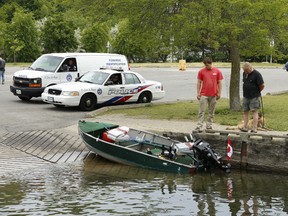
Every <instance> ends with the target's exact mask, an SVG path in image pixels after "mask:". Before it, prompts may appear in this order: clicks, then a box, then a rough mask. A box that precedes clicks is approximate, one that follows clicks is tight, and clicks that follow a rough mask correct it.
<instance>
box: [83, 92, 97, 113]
mask: <svg viewBox="0 0 288 216" xmlns="http://www.w3.org/2000/svg"><path fill="white" fill-rule="evenodd" d="M96 104H97V98H96V96H95V95H93V94H85V95H83V97H82V98H81V101H80V105H79V107H80V109H81V110H83V111H91V110H93V109H95V107H96Z"/></svg>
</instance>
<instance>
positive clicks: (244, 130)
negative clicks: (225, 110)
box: [239, 127, 248, 132]
mask: <svg viewBox="0 0 288 216" xmlns="http://www.w3.org/2000/svg"><path fill="white" fill-rule="evenodd" d="M239 130H240V131H242V132H248V129H247V128H240V127H239Z"/></svg>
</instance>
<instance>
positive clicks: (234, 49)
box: [229, 42, 241, 111]
mask: <svg viewBox="0 0 288 216" xmlns="http://www.w3.org/2000/svg"><path fill="white" fill-rule="evenodd" d="M230 57H231V61H232V65H231V77H230V94H229V98H230V110H232V111H240V110H241V103H240V91H239V85H240V53H239V48H238V46H237V42H234V43H232V46H231V49H230Z"/></svg>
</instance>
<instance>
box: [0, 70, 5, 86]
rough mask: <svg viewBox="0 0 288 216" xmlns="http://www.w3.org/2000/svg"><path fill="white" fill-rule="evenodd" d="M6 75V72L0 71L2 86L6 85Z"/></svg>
mask: <svg viewBox="0 0 288 216" xmlns="http://www.w3.org/2000/svg"><path fill="white" fill-rule="evenodd" d="M4 73H5V71H3V70H0V79H1V82H2V84H4V81H5V79H4Z"/></svg>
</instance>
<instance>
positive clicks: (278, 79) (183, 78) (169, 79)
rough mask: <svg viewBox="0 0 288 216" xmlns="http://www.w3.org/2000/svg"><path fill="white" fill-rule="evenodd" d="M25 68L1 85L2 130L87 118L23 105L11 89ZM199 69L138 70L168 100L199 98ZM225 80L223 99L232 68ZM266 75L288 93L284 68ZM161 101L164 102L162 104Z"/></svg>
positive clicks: (274, 87)
mask: <svg viewBox="0 0 288 216" xmlns="http://www.w3.org/2000/svg"><path fill="white" fill-rule="evenodd" d="M19 69H21V68H19V67H8V68H7V71H6V83H5V85H0V112H1V124H0V132H1V131H4V132H5V131H6V132H7V131H8V132H11V131H32V130H49V129H54V128H64V127H67V126H70V125H74V124H76V123H77V121H78V120H79V119H82V118H85V115H86V114H87V112H82V111H79V110H77V109H75V108H65V109H59V108H56V107H54V106H53V105H49V104H45V103H43V102H42V101H41V99H40V98H33V99H32V100H31V101H29V102H23V101H21V100H19V99H18V97H15V96H14V95H13V94H12V93H11V92H10V90H9V86H10V84H11V83H12V77H13V73H14V72H15V71H17V70H19ZM198 70H199V68H188V69H187V71H185V72H181V71H178V69H177V68H134V71H136V72H139V73H141V74H142V75H143V76H144V77H146V78H149V79H152V80H158V81H161V82H162V83H163V84H164V88H165V90H166V97H165V98H164V99H162V100H161V101H162V102H165V101H176V100H194V99H195V96H196V82H197V72H198ZM222 71H223V74H224V77H225V80H224V82H223V92H222V96H223V97H229V94H228V92H229V82H230V81H229V80H230V69H229V68H223V69H222ZM259 71H260V72H261V73H262V75H263V77H264V80H265V83H266V88H265V90H264V94H266V93H268V92H271V93H273V92H279V91H284V90H287V89H288V87H287V80H288V73H287V72H286V71H284V70H282V69H281V68H274V69H259ZM159 102H160V101H159Z"/></svg>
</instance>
